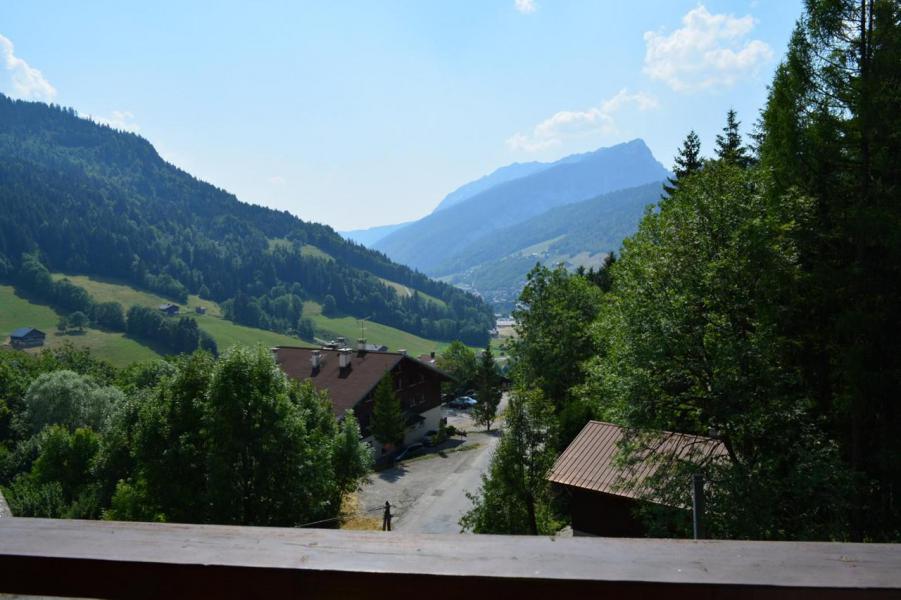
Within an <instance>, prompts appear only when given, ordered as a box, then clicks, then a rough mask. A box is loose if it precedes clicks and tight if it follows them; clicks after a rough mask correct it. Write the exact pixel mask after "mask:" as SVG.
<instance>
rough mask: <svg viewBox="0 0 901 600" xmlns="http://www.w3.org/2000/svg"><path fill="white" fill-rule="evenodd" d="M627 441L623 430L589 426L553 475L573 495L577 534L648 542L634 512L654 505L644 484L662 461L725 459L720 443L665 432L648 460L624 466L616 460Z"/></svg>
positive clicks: (657, 435)
mask: <svg viewBox="0 0 901 600" xmlns="http://www.w3.org/2000/svg"><path fill="white" fill-rule="evenodd" d="M623 438H624V431H623V428H622V427H620V426H618V425H613V424H612V423H604V422H601V421H590V422H589V423H588V424H587V425H585V427H584V428H583V429H582V431H580V432H579V435H577V436H576V439H574V440H573V441H572V443H571V444H570V445H569V446H567V447H566V450H564V451H563V454H561V455H560V457H559V458H558V459H557V462H556V463H554V466H553V468H552V469H551V471H550V473H549V474H548V477H547V478H548V480H549V481H550V482H552V483H553V484H555V485H556V486H559V487H560V488H563V489H566V490H567V491H569V493H570V495H571V502H570V511H571V513H572V514H571V516H572V528H573V534H574V535H597V536H604V537H643V536H644V535H645V533H646V531H645V528H644V526H643V525H642V523H641V522H640V521H639V520H638V519H637V518H636V517H635V511H636V509H637V508H638V507H639V505H640V503H642V502H648V501H649V500H648V494H647V493H645V492H646V489H645V488H644V484H645V483H646V482H647V480H648V479H649V478H650V477H652V476H653V475H654V474H655V472H656V471H657V466H658V465H659V464H660V461H659V458H660V457H668V458H672V459H675V460H679V461H689V462H705V461H708V460H711V459H716V458H717V457H724V456H725V455H726V450H725V448H724V447H723V445H722V442H720V441H718V440H714V439H711V438H706V437H701V436H695V435H685V434H682V433H672V432H669V431H661V432H658V433H655V434H654V438H653V440H652V443H651V444H650V446H651V447H652V448H653V451H650V450H649V451H648V452H647V457H646V459H645V460H642V461H638V462H637V463H636V464H630V465H628V466H625V465H621V464H620V463H619V462H618V461H617V460H616V459H617V454H618V452H619V449H620V442H622V440H623ZM652 454H653V456H652ZM655 458H656V459H658V460H655ZM686 489H690V488H689V483H688V482H686ZM677 508H685V507H677Z"/></svg>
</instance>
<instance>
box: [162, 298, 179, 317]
mask: <svg viewBox="0 0 901 600" xmlns="http://www.w3.org/2000/svg"><path fill="white" fill-rule="evenodd" d="M159 309H160V312H161V313H164V314H165V315H166V316H169V317H174V316H175V315H177V314H178V311H179V306H178V304H169V303H168V302H167V303H166V304H160V306H159Z"/></svg>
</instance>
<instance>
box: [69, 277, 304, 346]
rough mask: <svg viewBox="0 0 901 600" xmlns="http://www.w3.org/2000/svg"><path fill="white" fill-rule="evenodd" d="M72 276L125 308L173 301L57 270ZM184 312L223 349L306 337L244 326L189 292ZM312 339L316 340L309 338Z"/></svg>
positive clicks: (283, 343) (291, 341)
mask: <svg viewBox="0 0 901 600" xmlns="http://www.w3.org/2000/svg"><path fill="white" fill-rule="evenodd" d="M63 277H68V278H69V279H70V280H71V281H72V283H74V284H76V285H79V286H81V287H83V288H84V289H85V290H87V292H88V293H89V294H90V295H91V296H92V297H93V298H94V299H102V300H104V301H115V302H119V303H121V304H122V306H123V307H124V308H125V310H128V308H129V307H131V306H132V305H134V304H138V305H140V306H149V307H154V306H159V305H160V304H162V303H163V302H171V300H170V299H167V298H164V297H163V296H159V295H157V294H154V293H152V292H145V291H143V290H138V289H135V288H133V287H131V286H129V285H128V284H125V283H122V282H116V281H115V280H111V279H98V278H95V277H87V276H85V275H63V274H61V273H54V274H53V278H54V279H61V278H63ZM197 306H204V307H206V309H207V313H206V314H205V315H198V314H196V313H195V312H194V308H195V307H197ZM183 308H184V309H185V310H183V312H184V314H187V315H190V316H191V317H193V318H194V319H196V320H197V326H198V327H200V328H201V329H202V330H203V331H206V332H207V333H209V334H210V335H211V336H213V339H214V340H216V345H217V346H219V350H225V349H227V348H229V347H230V346H234V345H235V344H243V345H253V344H263V345H265V346H291V345H294V346H296V345H298V344H302V343H304V342H303V341H302V340H300V339H298V338H296V337H291V336H287V335H281V334H279V333H275V332H272V331H265V330H262V329H254V328H253V327H244V326H243V325H237V324H235V323H232V322H231V321H227V320H225V319H223V318H222V316H221V315H222V309H221V308H220V307H219V305H218V304H217V303H216V302H213V301H212V300H206V299H201V298H200V297H199V296H194V295H191V296H188V305H187V307H183ZM309 341H310V342H312V340H309Z"/></svg>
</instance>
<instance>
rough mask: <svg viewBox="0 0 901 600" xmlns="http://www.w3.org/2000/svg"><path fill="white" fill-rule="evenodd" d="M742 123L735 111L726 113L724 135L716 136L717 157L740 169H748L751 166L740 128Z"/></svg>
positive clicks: (731, 110)
mask: <svg viewBox="0 0 901 600" xmlns="http://www.w3.org/2000/svg"><path fill="white" fill-rule="evenodd" d="M740 125H741V121H739V120H738V115H737V113H736V112H735V110H734V109H732V108H730V109H729V112H728V113H726V126H725V127H723V133H721V134H719V135H717V136H716V156H717V158H719V159H720V160H722V161H724V162H728V163H732V164H734V165H737V166H739V167H747V166H749V165H750V164H751V159H750V157H749V156H748V149H747V148H745V146H744V144H742V141H741V133H740V132H739V130H738V128H739V126H740Z"/></svg>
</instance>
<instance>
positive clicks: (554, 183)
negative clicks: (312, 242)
mask: <svg viewBox="0 0 901 600" xmlns="http://www.w3.org/2000/svg"><path fill="white" fill-rule="evenodd" d="M525 165H528V166H526V167H525V169H524V170H519V171H518V170H517V169H509V170H507V171H502V170H499V171H502V173H501V177H502V178H505V180H504V181H502V182H501V183H496V184H495V185H492V186H490V187H488V188H486V189H481V191H479V192H478V193H475V194H473V195H470V196H469V197H467V198H465V199H463V200H460V201H458V202H457V203H456V204H451V205H450V206H448V207H447V208H444V209H442V210H436V211H435V212H433V213H432V214H430V215H428V216H426V217H424V218H422V219H420V220H419V221H416V222H414V223H412V224H410V225H407V226H405V227H403V228H401V229H398V230H396V231H394V232H393V233H391V234H389V235H387V236H386V237H384V238H383V239H381V240H380V241H378V242H376V243H375V245H374V247H375V248H376V249H378V250H380V251H382V252H384V253H385V254H386V255H388V256H389V257H391V258H392V259H393V260H395V261H397V262H400V263H403V264H407V265H409V266H411V267H414V268H416V269H419V270H421V271H423V272H425V273H428V274H433V275H437V274H440V273H441V272H442V271H444V272H446V271H447V266H446V265H448V264H449V262H450V261H452V260H453V259H454V257H455V256H457V255H459V254H461V253H463V252H465V251H466V248H467V247H469V246H470V245H471V244H475V243H478V242H479V241H480V240H482V239H483V238H486V237H488V236H491V235H492V234H494V233H495V232H497V231H499V230H501V229H504V228H506V227H510V226H513V225H516V224H517V223H521V222H523V221H526V220H528V219H530V218H532V217H535V216H537V215H540V214H542V213H544V212H546V211H548V210H550V209H553V208H556V207H559V206H563V205H566V204H572V203H575V202H579V201H582V200H586V199H590V198H594V197H596V196H598V195H601V194H605V193H608V192H612V191H615V190H621V189H626V188H630V187H635V186H640V185H643V184H647V183H654V182H659V181H662V180H664V179H665V178H666V177H668V176H669V174H670V173H669V171H668V170H667V169H666V168H665V167H664V166H663V165H662V164H660V163H659V162H658V161H657V160H656V159H655V158H654V156H653V155H652V154H651V151H650V150H649V149H648V147H647V145H646V144H645V143H644V141H642V140H640V139H635V140H632V141H630V142H625V143H623V144H618V145H616V146H612V147H609V148H601V149H599V150H595V151H594V152H588V153H585V154H579V155H573V156H568V157H566V158H564V159H562V160H560V161H557V162H555V163H550V164H546V165H545V164H542V163H525ZM512 166H513V165H511V167H512ZM520 167H522V165H520ZM530 170H532V172H529V171H530ZM518 172H519V173H522V172H528V174H526V175H523V176H520V177H518V178H513V179H510V178H509V177H511V176H513V175H515V174H517V173H518ZM496 173H498V171H495V174H496ZM493 175H494V174H493ZM483 179H484V178H483ZM479 181H481V180H479ZM473 183H476V182H473ZM464 188H466V186H463V188H460V189H464ZM470 189H472V188H470Z"/></svg>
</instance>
